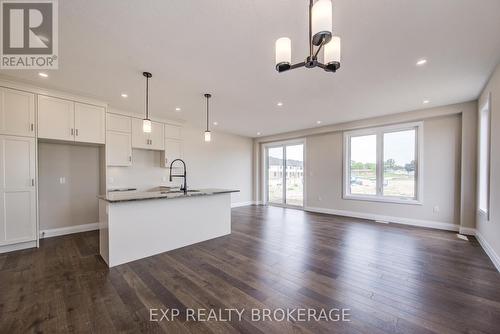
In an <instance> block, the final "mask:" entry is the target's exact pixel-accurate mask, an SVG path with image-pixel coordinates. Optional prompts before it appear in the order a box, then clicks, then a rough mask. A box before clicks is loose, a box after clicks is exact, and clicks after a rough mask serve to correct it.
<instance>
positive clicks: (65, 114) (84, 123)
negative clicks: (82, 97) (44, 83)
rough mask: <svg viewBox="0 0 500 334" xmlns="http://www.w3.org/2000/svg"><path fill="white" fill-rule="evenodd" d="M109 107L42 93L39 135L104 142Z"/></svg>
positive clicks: (40, 136)
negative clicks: (107, 108) (105, 107)
mask: <svg viewBox="0 0 500 334" xmlns="http://www.w3.org/2000/svg"><path fill="white" fill-rule="evenodd" d="M105 118H106V110H105V109H104V108H103V107H97V106H93V105H90V104H85V103H79V102H73V101H69V100H64V99H59V98H55V97H49V96H38V137H39V138H45V139H55V140H65V141H76V142H81V143H93V144H104V141H105V136H106V128H105V124H106V122H105Z"/></svg>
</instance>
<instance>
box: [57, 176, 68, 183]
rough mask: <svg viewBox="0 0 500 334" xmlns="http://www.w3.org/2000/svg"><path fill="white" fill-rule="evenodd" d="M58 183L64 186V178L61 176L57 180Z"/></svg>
mask: <svg viewBox="0 0 500 334" xmlns="http://www.w3.org/2000/svg"><path fill="white" fill-rule="evenodd" d="M59 183H60V184H66V178H65V177H64V176H61V177H60V178H59Z"/></svg>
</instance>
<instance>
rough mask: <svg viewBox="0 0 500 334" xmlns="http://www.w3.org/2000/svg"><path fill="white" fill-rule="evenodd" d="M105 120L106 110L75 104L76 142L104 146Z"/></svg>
mask: <svg viewBox="0 0 500 334" xmlns="http://www.w3.org/2000/svg"><path fill="white" fill-rule="evenodd" d="M105 119H106V112H105V110H104V108H102V107H97V106H92V105H90V104H84V103H75V141H77V142H82V143H94V144H104V137H105V133H106V129H105Z"/></svg>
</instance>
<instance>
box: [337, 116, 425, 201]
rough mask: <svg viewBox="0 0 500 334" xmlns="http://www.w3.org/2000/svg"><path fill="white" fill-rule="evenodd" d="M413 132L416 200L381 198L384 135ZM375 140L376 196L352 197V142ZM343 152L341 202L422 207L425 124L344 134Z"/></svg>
mask: <svg viewBox="0 0 500 334" xmlns="http://www.w3.org/2000/svg"><path fill="white" fill-rule="evenodd" d="M408 130H415V196H414V197H412V198H410V197H397V196H387V195H384V194H383V180H384V134H385V133H392V132H399V131H408ZM369 135H375V136H376V141H377V144H376V148H377V151H376V156H377V161H376V166H377V172H376V175H377V180H376V194H375V195H359V194H351V192H350V191H351V187H350V180H351V177H350V176H351V138H352V137H359V136H369ZM343 137H344V143H343V147H344V152H343V175H342V178H343V182H342V185H343V191H342V195H343V196H342V198H343V199H346V200H358V201H370V202H385V203H397V204H412V205H423V189H424V184H423V165H424V164H423V163H424V156H423V148H424V145H423V143H424V141H423V140H424V123H423V122H411V123H402V124H395V125H388V126H378V127H371V128H364V129H357V130H351V131H345V132H344V136H343Z"/></svg>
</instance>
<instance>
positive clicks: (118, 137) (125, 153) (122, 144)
mask: <svg viewBox="0 0 500 334" xmlns="http://www.w3.org/2000/svg"><path fill="white" fill-rule="evenodd" d="M106 156H107V159H106V161H107V164H108V166H131V165H132V135H131V134H130V133H124V132H116V131H108V132H107V133H106Z"/></svg>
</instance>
